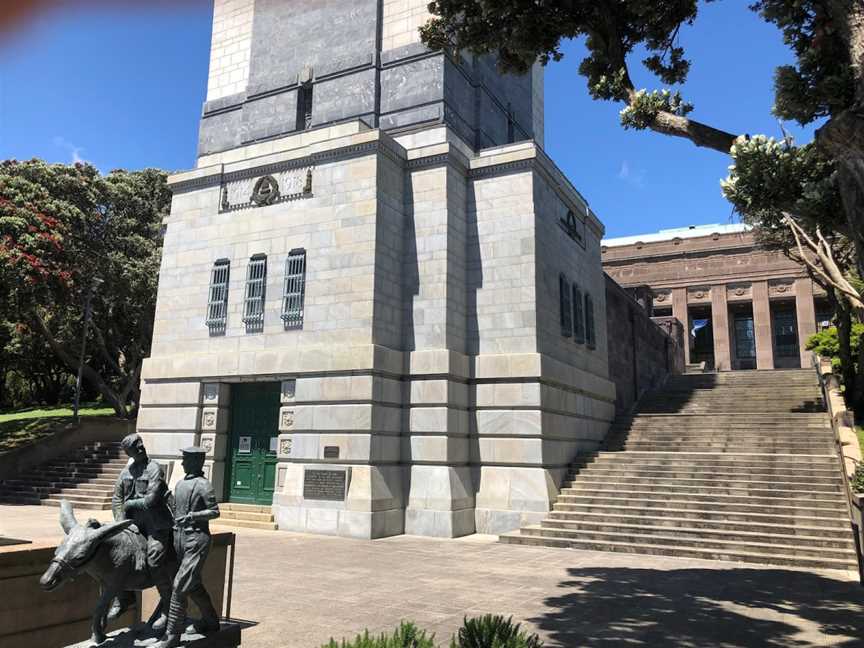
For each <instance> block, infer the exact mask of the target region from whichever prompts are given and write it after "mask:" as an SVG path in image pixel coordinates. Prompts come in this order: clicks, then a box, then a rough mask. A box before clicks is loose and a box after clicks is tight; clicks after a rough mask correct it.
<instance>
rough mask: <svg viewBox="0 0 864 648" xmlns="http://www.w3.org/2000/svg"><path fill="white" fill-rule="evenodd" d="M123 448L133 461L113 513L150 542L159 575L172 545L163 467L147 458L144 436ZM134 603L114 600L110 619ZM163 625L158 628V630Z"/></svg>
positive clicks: (120, 482)
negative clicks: (130, 521)
mask: <svg viewBox="0 0 864 648" xmlns="http://www.w3.org/2000/svg"><path fill="white" fill-rule="evenodd" d="M120 447H121V448H123V450H124V451H125V452H126V454H127V455H128V456H129V457H130V459H131V461H130V462H129V463H128V464H127V465H126V467H125V468H124V469H123V471H122V472H121V473H120V477H119V478H118V479H117V483H116V485H115V486H114V496H113V498H112V499H111V509H112V511H113V512H114V519H115V520H118V521H119V520H127V519H128V520H132V521H133V522H134V523H135V526H136V527H137V528H138V531H140V532H141V534H142V535H144V537H145V538H147V567H148V568H149V569H150V570H151V571H155V570H158V569H160V568H162V566H163V565H164V564H165V558H166V552H167V551H168V548H169V546H170V544H169V543H170V541H171V523H172V517H171V511H170V510H169V509H168V501H167V498H168V495H169V492H168V486H167V484H166V483H165V479H164V477H163V476H162V469H161V468H160V467H159V464H158V463H156V462H155V461H151V460H150V458H149V457H148V456H147V450H145V448H144V442H143V441H142V440H141V437H140V436H138V435H137V434H130V435H129V436H127V437H125V438H124V439H123V440H122V441H121V442H120ZM132 602H134V593H133V592H124V593H123V594H122V595H121V596H119V597H117V598H116V599H114V602H113V603H112V605H111V609H110V610H109V612H108V618H110V619H113V618H116V617H118V616H120V615H121V614H123V612H124V611H125V610H126V608H127V607H129V605H130V604H131V603H132ZM159 625H161V622H160V623H159ZM159 625H156V626H154V628H155V629H158V628H159Z"/></svg>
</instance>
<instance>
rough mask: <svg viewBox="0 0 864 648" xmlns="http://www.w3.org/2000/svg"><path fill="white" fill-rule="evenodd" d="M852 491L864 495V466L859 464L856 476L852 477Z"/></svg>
mask: <svg viewBox="0 0 864 648" xmlns="http://www.w3.org/2000/svg"><path fill="white" fill-rule="evenodd" d="M852 490H853V491H855V492H856V493H864V464H858V467H857V468H855V474H854V475H852Z"/></svg>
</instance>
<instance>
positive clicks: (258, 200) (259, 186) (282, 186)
mask: <svg viewBox="0 0 864 648" xmlns="http://www.w3.org/2000/svg"><path fill="white" fill-rule="evenodd" d="M311 195H312V167H302V168H299V169H285V170H284V171H278V172H276V173H270V174H266V175H262V176H258V177H253V178H242V179H240V180H231V181H229V182H227V183H225V184H223V185H222V193H221V199H220V202H219V209H220V211H223V212H225V211H231V210H235V209H245V208H249V207H264V206H266V205H274V204H276V203H280V202H285V201H287V200H295V199H297V198H302V197H305V196H311Z"/></svg>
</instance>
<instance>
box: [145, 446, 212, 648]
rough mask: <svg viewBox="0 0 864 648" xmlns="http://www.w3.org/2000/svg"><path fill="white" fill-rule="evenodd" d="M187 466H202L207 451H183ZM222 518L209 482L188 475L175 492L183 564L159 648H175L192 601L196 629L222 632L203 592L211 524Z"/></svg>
mask: <svg viewBox="0 0 864 648" xmlns="http://www.w3.org/2000/svg"><path fill="white" fill-rule="evenodd" d="M183 454H184V466H186V461H187V459H189V458H190V457H192V458H196V460H197V461H200V463H198V464H197V465H198V466H199V467H200V466H201V465H203V460H204V450H202V449H201V448H197V447H192V448H184V449H183ZM216 517H219V505H218V504H217V503H216V494H215V493H214V492H213V486H212V485H211V484H210V481H209V480H208V479H207V478H206V477H204V475H203V474H201V472H192V473H187V475H186V477H185V478H184V479H183V480H182V481H181V482H179V483H178V484H177V486H176V487H175V489H174V519H175V523H174V550H175V551H176V552H177V560H178V561H179V563H180V566H179V568H178V569H177V575H176V576H175V577H174V586H173V590H172V592H171V607H170V610H169V612H168V627H167V630H166V634H167V636H166V638H165V640H164V641H163V642H161V643H160V644H158V646H157V647H156V648H174V647H175V646H177V645H179V639H180V635H182V634H183V626H184V624H185V622H186V606H187V603H188V599H190V598H191V599H192V601H194V603H195V605H197V606H198V609H199V610H200V611H201V619H199V620H198V621H196V622H195V623H194V624H193V625H194V626H195V630H196V631H197V632H201V633H207V632H211V631H215V630H218V629H219V615H218V613H217V612H216V609H215V608H214V607H213V602H212V601H211V600H210V595H209V594H208V593H207V590H206V589H204V583H203V582H202V581H201V572H202V571H203V569H204V562H205V561H206V560H207V554H208V553H209V552H210V522H209V520H211V519H213V518H216Z"/></svg>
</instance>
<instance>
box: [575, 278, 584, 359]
mask: <svg viewBox="0 0 864 648" xmlns="http://www.w3.org/2000/svg"><path fill="white" fill-rule="evenodd" d="M573 341H574V342H575V343H576V344H585V311H584V310H583V308H582V291H581V290H579V286H577V285H576V284H575V283H574V284H573Z"/></svg>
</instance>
